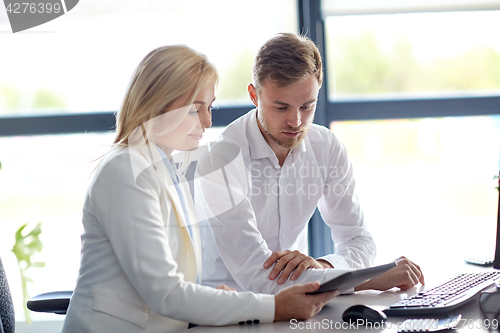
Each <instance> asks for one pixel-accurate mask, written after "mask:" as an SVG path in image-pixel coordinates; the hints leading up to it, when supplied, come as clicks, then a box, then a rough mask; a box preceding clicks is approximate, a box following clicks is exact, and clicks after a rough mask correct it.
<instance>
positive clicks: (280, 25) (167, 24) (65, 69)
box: [0, 0, 298, 116]
mask: <svg viewBox="0 0 500 333" xmlns="http://www.w3.org/2000/svg"><path fill="white" fill-rule="evenodd" d="M263 7H265V8H266V10H261V9H262V8H263ZM237 9H238V6H237V5H236V4H235V3H234V2H233V1H229V0H217V1H203V0H190V1H161V0H151V1H147V2H143V1H136V0H130V1H125V2H124V1H121V0H114V1H105V2H103V1H98V0H88V1H80V2H79V3H78V5H77V6H76V7H75V8H74V9H73V10H71V11H70V12H68V13H67V14H66V15H65V16H63V17H60V18H58V19H57V20H54V21H51V22H48V23H46V24H44V25H41V26H39V27H36V28H33V29H30V30H28V31H25V32H20V33H17V34H3V35H2V36H1V44H2V54H1V56H0V57H1V58H0V59H1V62H0V72H1V73H2V75H1V77H0V116H1V115H18V114H33V113H35V114H42V113H61V112H96V111H115V110H117V109H118V108H119V106H120V103H121V100H122V97H123V94H124V92H125V89H126V86H127V84H128V80H129V79H130V77H131V76H132V72H133V70H134V68H135V67H136V66H137V65H138V63H139V62H140V61H141V60H142V58H143V57H144V56H145V55H146V54H147V53H148V52H150V51H151V50H153V49H154V48H156V47H159V46H162V45H167V44H186V45H188V46H190V47H193V48H194V49H196V50H198V51H200V52H202V53H205V54H206V55H207V56H208V58H209V59H210V61H212V62H213V63H214V64H215V66H216V67H217V68H218V70H219V73H220V86H219V91H218V103H219V104H223V105H227V104H235V103H245V104H249V101H248V98H247V93H246V86H247V84H248V83H249V82H250V81H251V66H252V61H253V56H254V54H255V52H256V50H257V48H258V47H260V45H262V43H263V42H264V41H265V40H267V39H268V38H269V36H272V35H273V34H276V33H278V32H281V31H294V32H295V31H297V30H298V29H297V13H296V7H295V5H294V3H293V2H289V1H286V0H281V1H273V2H267V1H264V0H258V1H254V2H252V4H251V5H249V6H245V10H244V11H241V10H238V11H237V14H235V13H236V12H235V10H237ZM278 12H279V15H276V13H278ZM0 28H1V29H2V30H5V31H9V30H10V26H9V25H8V19H7V16H6V12H5V11H4V9H3V8H1V9H0Z"/></svg>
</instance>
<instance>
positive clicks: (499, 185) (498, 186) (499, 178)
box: [493, 173, 500, 191]
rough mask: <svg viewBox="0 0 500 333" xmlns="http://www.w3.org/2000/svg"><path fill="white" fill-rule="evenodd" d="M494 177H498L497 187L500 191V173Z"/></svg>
mask: <svg viewBox="0 0 500 333" xmlns="http://www.w3.org/2000/svg"><path fill="white" fill-rule="evenodd" d="M493 179H498V184H497V187H496V189H497V190H498V191H500V173H499V174H498V176H493Z"/></svg>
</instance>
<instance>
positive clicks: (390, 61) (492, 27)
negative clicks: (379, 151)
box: [325, 1, 500, 99]
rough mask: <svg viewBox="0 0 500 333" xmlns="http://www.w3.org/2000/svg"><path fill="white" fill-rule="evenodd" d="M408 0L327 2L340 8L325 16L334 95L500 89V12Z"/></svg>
mask: <svg viewBox="0 0 500 333" xmlns="http://www.w3.org/2000/svg"><path fill="white" fill-rule="evenodd" d="M358 2H363V1H358ZM408 2H410V3H411V2H412V1H406V2H402V3H403V5H401V4H400V3H401V2H400V1H398V2H390V1H385V2H383V1H382V4H381V7H382V8H371V6H370V5H368V4H365V5H367V8H368V9H366V10H364V11H361V10H360V9H357V8H355V7H354V6H352V7H354V8H350V7H349V6H347V8H344V9H343V10H342V6H341V5H339V4H337V3H336V2H328V1H326V2H325V3H326V4H330V5H331V6H330V7H333V8H330V13H332V14H335V15H334V16H328V17H327V18H326V19H325V29H326V43H327V66H328V78H329V89H328V93H329V97H330V99H359V98H364V99H366V98H381V97H383V98H394V97H396V98H405V97H435V96H463V95H498V94H500V66H499V64H500V40H499V39H498V38H497V36H496V31H497V30H498V29H497V22H498V21H499V20H500V10H488V11H484V10H473V11H463V10H460V11H442V10H450V9H451V10H453V9H455V10H456V9H461V7H460V6H458V5H457V6H455V7H450V8H448V7H445V8H441V7H438V8H435V6H425V2H424V3H421V2H419V4H418V6H416V8H414V7H410V8H405V5H404V4H405V3H406V4H408ZM338 3H340V4H342V3H343V4H346V2H342V1H339V2H338ZM384 3H385V4H387V7H386V8H384V6H383V4H384ZM438 3H439V1H438ZM332 4H336V7H335V6H333V5H332ZM353 4H356V2H353ZM389 4H392V7H391V6H389ZM496 5H497V7H499V9H500V2H497V4H496ZM394 6H402V7H403V8H400V7H396V8H393V7H394ZM478 8H481V6H477V7H474V8H472V9H478ZM410 10H414V11H417V12H411V11H410ZM436 10H438V11H436ZM384 11H385V12H384ZM409 11H410V12H409ZM340 13H348V14H347V15H344V14H343V15H340Z"/></svg>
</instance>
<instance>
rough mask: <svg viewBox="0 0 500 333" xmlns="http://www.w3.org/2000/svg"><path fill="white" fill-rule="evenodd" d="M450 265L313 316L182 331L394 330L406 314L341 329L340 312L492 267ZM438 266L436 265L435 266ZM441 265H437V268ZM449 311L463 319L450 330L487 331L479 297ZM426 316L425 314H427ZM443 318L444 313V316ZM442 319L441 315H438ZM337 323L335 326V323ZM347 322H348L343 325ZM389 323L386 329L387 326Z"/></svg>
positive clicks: (382, 304) (344, 299)
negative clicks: (419, 280) (406, 285)
mask: <svg viewBox="0 0 500 333" xmlns="http://www.w3.org/2000/svg"><path fill="white" fill-rule="evenodd" d="M448 265H449V266H450V267H446V266H447V264H446V263H444V264H443V263H442V265H438V264H437V263H432V264H429V265H425V266H423V267H422V270H423V272H424V276H425V280H426V281H425V282H426V284H425V286H422V285H420V284H419V285H417V286H415V287H414V288H412V289H410V290H408V291H401V290H399V289H397V288H393V289H391V290H389V291H385V292H380V291H372V290H370V291H361V292H356V293H354V294H352V295H341V296H338V297H336V298H334V299H332V300H331V301H330V302H329V303H328V304H327V305H326V306H325V307H324V308H323V310H321V312H320V313H318V314H317V315H316V316H315V317H313V318H311V319H309V320H306V321H299V322H295V321H294V322H288V321H283V322H275V323H272V324H257V325H256V324H251V325H233V326H224V327H209V326H198V327H195V328H192V329H190V330H186V331H184V332H185V333H205V332H210V333H215V332H221V333H225V332H227V333H230V332H274V333H281V332H297V331H307V332H322V331H327V330H332V329H333V330H340V331H344V330H345V331H355V330H361V331H366V332H397V326H396V325H397V323H398V322H402V321H404V320H405V319H407V318H405V317H389V318H388V324H387V325H386V327H378V328H375V327H374V328H371V329H367V328H365V327H361V326H360V327H359V328H357V329H345V328H341V327H340V326H339V325H341V324H342V323H343V321H342V313H343V312H344V310H345V309H347V308H348V307H350V306H351V305H355V304H365V305H369V306H371V307H373V308H375V309H378V310H383V309H385V308H387V307H388V306H390V305H391V304H394V303H396V302H398V301H399V300H400V299H402V298H404V297H407V296H411V295H413V294H415V293H417V292H419V291H421V290H426V289H431V288H433V287H436V286H438V285H440V284H442V283H444V282H446V281H448V280H449V279H451V278H453V277H454V276H456V275H457V274H460V273H466V272H477V271H485V270H493V268H491V267H488V268H484V267H480V266H474V265H468V264H465V263H462V262H455V263H448ZM436 267H437V268H436ZM439 267H440V268H439ZM451 314H453V315H458V314H461V315H462V321H461V322H460V324H459V325H458V329H456V330H454V331H450V332H488V330H487V329H486V328H485V327H484V321H483V318H482V315H481V312H480V310H479V304H478V300H477V299H476V300H472V301H471V302H469V303H467V304H465V305H463V306H461V307H459V308H458V309H456V310H455V311H453V312H452V313H451ZM427 317H428V316H427ZM445 317H446V316H445ZM440 318H441V317H440ZM335 325H337V326H335ZM344 325H347V324H344ZM390 325H391V326H392V327H391V328H389V326H390Z"/></svg>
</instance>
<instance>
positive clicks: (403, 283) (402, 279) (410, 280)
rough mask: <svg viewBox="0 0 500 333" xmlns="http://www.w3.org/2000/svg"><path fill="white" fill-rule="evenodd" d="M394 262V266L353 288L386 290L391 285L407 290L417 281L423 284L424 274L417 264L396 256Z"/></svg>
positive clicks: (356, 289) (357, 289)
mask: <svg viewBox="0 0 500 333" xmlns="http://www.w3.org/2000/svg"><path fill="white" fill-rule="evenodd" d="M396 262H397V263H398V265H397V266H396V267H394V268H392V269H391V270H389V271H387V272H385V273H383V274H380V275H379V276H377V277H376V278H373V279H371V280H370V281H367V282H365V283H363V284H361V285H359V286H357V287H356V288H354V290H355V291H360V290H367V289H376V290H388V289H391V288H393V287H398V288H400V289H401V290H408V289H411V288H413V287H414V286H415V285H416V284H417V283H419V282H420V283H421V284H425V281H424V274H423V273H422V270H421V269H420V267H419V266H418V265H417V264H415V263H413V262H412V261H410V260H408V259H407V258H405V257H400V258H398V259H397V260H396Z"/></svg>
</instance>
